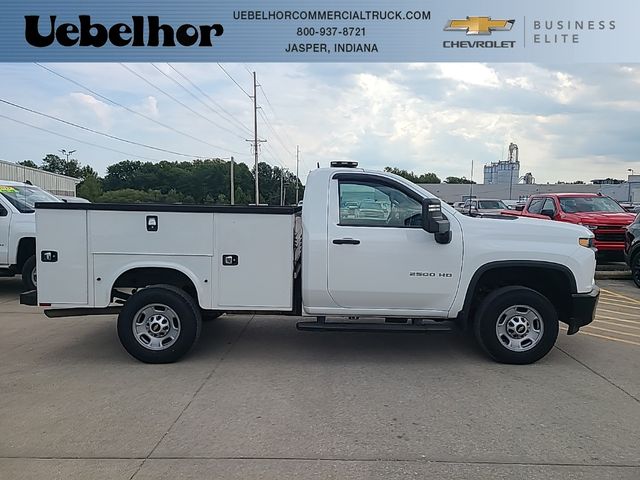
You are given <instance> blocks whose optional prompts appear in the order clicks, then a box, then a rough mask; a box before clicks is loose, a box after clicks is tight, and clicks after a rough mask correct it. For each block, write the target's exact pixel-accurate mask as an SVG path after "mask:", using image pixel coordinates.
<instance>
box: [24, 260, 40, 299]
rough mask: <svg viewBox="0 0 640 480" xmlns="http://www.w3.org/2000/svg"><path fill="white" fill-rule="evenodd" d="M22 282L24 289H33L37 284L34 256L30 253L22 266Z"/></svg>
mask: <svg viewBox="0 0 640 480" xmlns="http://www.w3.org/2000/svg"><path fill="white" fill-rule="evenodd" d="M22 284H23V285H24V288H25V290H27V291H29V290H35V289H36V287H37V285H38V274H37V272H36V256H35V255H31V256H30V257H29V258H27V260H26V261H25V262H24V265H23V266H22Z"/></svg>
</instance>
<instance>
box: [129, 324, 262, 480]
mask: <svg viewBox="0 0 640 480" xmlns="http://www.w3.org/2000/svg"><path fill="white" fill-rule="evenodd" d="M254 318H255V315H252V316H251V318H250V319H249V320H248V321H247V323H245V324H244V326H243V327H242V329H241V330H240V333H238V335H237V336H236V337H235V338H234V339H233V341H232V342H230V343H229V345H228V346H227V348H226V349H225V350H224V352H222V355H220V358H219V359H218V361H217V362H216V363H215V365H214V366H213V368H212V369H211V371H210V372H209V374H208V375H207V376H206V377H205V379H204V380H203V381H202V382H201V383H200V386H199V387H198V388H197V389H196V391H195V392H194V393H193V395H191V398H190V399H189V401H188V402H187V403H186V405H185V406H184V407H183V408H182V410H180V413H179V414H178V416H177V417H176V418H175V419H174V420H173V422H171V425H169V428H168V429H167V431H166V432H164V433H163V434H162V436H161V437H160V439H159V440H158V441H157V442H156V444H155V445H154V446H153V448H152V449H151V451H150V452H149V453H148V454H147V456H146V457H144V459H143V460H142V462H141V463H140V466H138V468H137V469H136V471H135V472H133V475H131V476H130V477H129V480H133V478H134V477H135V476H136V475H137V474H138V472H139V471H140V470H141V469H142V467H144V464H145V462H146V461H147V460H148V459H149V458H150V457H151V455H153V452H155V451H156V449H157V448H158V446H159V445H160V444H161V443H162V441H163V440H164V439H165V437H166V436H167V435H168V434H169V432H170V431H171V429H172V428H173V427H174V426H175V425H176V423H178V420H180V417H182V415H183V414H184V412H186V410H187V408H189V406H190V405H191V403H193V400H194V399H195V398H196V396H197V395H198V393H200V391H201V390H202V388H203V387H204V386H205V384H206V383H207V382H208V381H209V380H210V379H211V377H213V374H214V373H216V370H217V369H218V367H219V366H220V364H221V363H222V361H223V360H224V359H225V357H226V356H227V355H228V354H229V353H230V352H231V350H232V349H233V347H235V345H236V344H237V343H238V341H239V340H240V337H242V335H243V334H244V332H245V331H246V330H247V328H248V327H249V324H250V323H251V322H252V321H253V319H254Z"/></svg>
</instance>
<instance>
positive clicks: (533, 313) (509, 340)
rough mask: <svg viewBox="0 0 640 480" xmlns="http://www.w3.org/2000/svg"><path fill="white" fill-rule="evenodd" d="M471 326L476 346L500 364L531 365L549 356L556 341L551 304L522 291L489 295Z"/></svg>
mask: <svg viewBox="0 0 640 480" xmlns="http://www.w3.org/2000/svg"><path fill="white" fill-rule="evenodd" d="M474 323H475V334H476V339H477V340H478V343H479V344H480V345H481V346H482V348H483V349H484V350H485V351H486V352H487V353H488V354H489V356H491V358H493V359H494V360H496V361H498V362H501V363H511V364H518V365H523V364H528V363H534V362H536V361H538V360H540V359H541V358H542V357H544V356H545V355H546V354H547V353H549V351H550V350H551V348H553V345H554V344H555V342H556V339H557V338H558V313H557V312H556V309H555V308H554V306H553V304H552V303H551V302H550V301H549V300H548V299H547V298H546V297H545V296H543V295H541V294H540V293H538V292H536V291H535V290H532V289H530V288H526V287H503V288H499V289H497V290H495V291H493V292H491V293H490V294H489V295H487V297H486V298H485V299H484V300H483V301H482V303H481V304H480V307H479V308H478V311H477V315H476V318H475V320H474Z"/></svg>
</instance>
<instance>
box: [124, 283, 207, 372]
mask: <svg viewBox="0 0 640 480" xmlns="http://www.w3.org/2000/svg"><path fill="white" fill-rule="evenodd" d="M201 322H202V320H201V317H200V310H199V308H198V307H197V305H196V303H195V301H194V300H193V298H192V297H190V296H189V295H188V294H187V293H185V292H184V291H183V290H180V289H179V288H176V287H173V286H171V285H155V286H151V287H148V288H145V289H143V290H140V291H138V292H137V293H135V294H134V295H133V296H132V297H131V298H129V299H128V300H127V302H126V303H125V305H124V307H123V308H122V311H121V312H120V315H119V316H118V337H119V338H120V342H121V343H122V346H123V347H124V348H125V350H126V351H127V352H129V354H130V355H131V356H133V357H135V358H137V359H138V360H140V361H142V362H146V363H171V362H175V361H177V360H179V359H180V358H181V357H182V356H184V355H185V354H186V353H187V352H188V351H189V350H190V349H191V347H193V345H194V344H195V342H196V340H197V339H198V336H199V335H200V327H201Z"/></svg>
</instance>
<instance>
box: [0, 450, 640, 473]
mask: <svg viewBox="0 0 640 480" xmlns="http://www.w3.org/2000/svg"><path fill="white" fill-rule="evenodd" d="M0 459H24V460H142V462H141V465H140V466H139V467H138V470H137V471H136V473H134V475H133V476H135V475H136V474H137V473H138V471H139V470H140V469H141V468H142V466H143V464H144V462H145V461H146V460H148V459H149V457H148V456H147V457H145V458H141V457H91V456H90V457H75V456H74V457H64V456H62V457H58V456H51V457H49V456H35V457H31V456H0ZM151 460H178V461H181V460H187V461H192V460H231V461H277V462H347V463H351V462H354V463H355V462H371V463H376V462H398V463H401V462H406V463H439V464H444V465H504V466H511V465H514V466H537V467H586V468H591V467H593V468H624V469H626V468H630V469H637V468H640V465H639V464H633V463H604V462H599V463H585V462H563V461H559V462H536V461H526V460H522V461H506V460H491V459H487V460H478V459H476V460H461V459H454V458H429V457H424V456H422V457H330V456H326V457H323V456H306V457H304V456H290V457H287V456H259V455H239V456H227V455H222V456H215V455H205V456H197V455H196V456H170V455H169V456H162V457H153V458H152V459H151ZM133 476H132V477H131V478H133Z"/></svg>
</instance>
